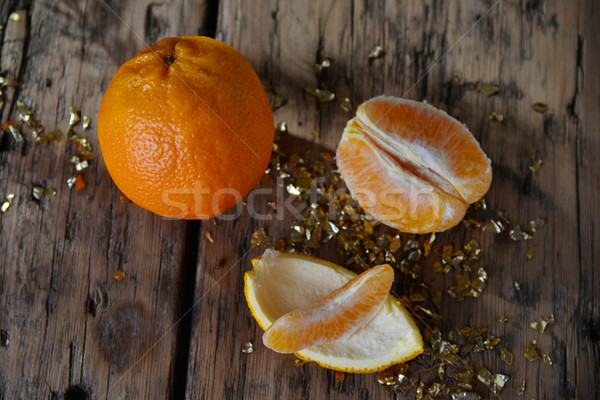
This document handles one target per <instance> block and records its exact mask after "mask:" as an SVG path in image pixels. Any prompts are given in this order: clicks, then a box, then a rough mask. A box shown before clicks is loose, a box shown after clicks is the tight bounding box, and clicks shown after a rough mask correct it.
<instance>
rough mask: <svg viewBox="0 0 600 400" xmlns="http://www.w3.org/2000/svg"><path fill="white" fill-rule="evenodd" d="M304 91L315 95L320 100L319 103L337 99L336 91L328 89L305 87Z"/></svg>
mask: <svg viewBox="0 0 600 400" xmlns="http://www.w3.org/2000/svg"><path fill="white" fill-rule="evenodd" d="M304 91H305V92H306V93H308V94H310V95H311V96H315V97H316V98H317V99H318V100H319V103H327V102H329V101H333V100H334V99H335V93H333V92H330V91H329V90H327V89H313V88H309V87H305V88H304Z"/></svg>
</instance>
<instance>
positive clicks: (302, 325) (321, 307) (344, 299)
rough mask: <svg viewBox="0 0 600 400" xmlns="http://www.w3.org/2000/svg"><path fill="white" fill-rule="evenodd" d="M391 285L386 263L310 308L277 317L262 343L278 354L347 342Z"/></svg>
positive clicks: (369, 315) (382, 300) (377, 309)
mask: <svg viewBox="0 0 600 400" xmlns="http://www.w3.org/2000/svg"><path fill="white" fill-rule="evenodd" d="M393 282H394V270H393V269H392V267H391V266H389V265H388V264H384V265H379V266H377V267H374V268H371V269H369V270H367V271H365V272H363V273H362V274H360V275H359V276H357V277H356V278H352V279H351V280H349V281H348V282H347V283H346V284H345V285H344V286H342V287H341V288H339V289H336V290H334V291H333V292H331V293H330V294H328V295H327V296H325V297H323V298H322V299H320V300H319V301H317V302H316V303H314V304H313V305H312V306H310V307H309V308H305V309H298V310H293V311H290V312H289V313H287V314H285V315H283V316H281V317H279V318H278V319H277V321H275V323H273V325H271V326H270V327H269V329H267V330H266V331H265V333H264V335H263V343H264V345H265V346H266V347H268V348H270V349H271V350H275V351H276V352H278V353H294V352H296V351H300V350H302V349H305V348H307V347H312V346H319V345H322V344H327V343H333V342H335V341H338V340H346V339H348V338H349V337H350V336H352V334H354V333H355V332H356V331H357V330H359V329H360V328H362V327H363V326H364V325H365V324H366V323H367V322H368V321H369V320H370V319H371V318H373V316H374V315H375V314H376V313H377V312H378V311H379V309H380V308H381V306H382V305H383V302H384V301H385V299H386V298H387V296H388V293H389V292H390V288H391V287H392V283H393Z"/></svg>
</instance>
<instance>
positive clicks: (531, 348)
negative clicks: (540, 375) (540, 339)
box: [525, 340, 540, 361]
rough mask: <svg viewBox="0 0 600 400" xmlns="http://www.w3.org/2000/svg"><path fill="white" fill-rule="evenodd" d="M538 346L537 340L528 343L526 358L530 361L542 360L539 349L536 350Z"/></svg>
mask: <svg viewBox="0 0 600 400" xmlns="http://www.w3.org/2000/svg"><path fill="white" fill-rule="evenodd" d="M536 345H537V340H532V341H531V342H529V343H527V346H526V347H525V358H527V359H528V360H529V361H535V360H539V359H540V353H538V351H537V349H536V348H535V346H536Z"/></svg>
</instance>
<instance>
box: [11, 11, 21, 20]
mask: <svg viewBox="0 0 600 400" xmlns="http://www.w3.org/2000/svg"><path fill="white" fill-rule="evenodd" d="M8 18H9V19H10V20H11V21H13V22H19V21H21V15H20V14H19V13H18V12H16V11H15V12H13V13H11V14H10V16H9V17H8Z"/></svg>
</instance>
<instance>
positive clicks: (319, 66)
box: [315, 51, 331, 77]
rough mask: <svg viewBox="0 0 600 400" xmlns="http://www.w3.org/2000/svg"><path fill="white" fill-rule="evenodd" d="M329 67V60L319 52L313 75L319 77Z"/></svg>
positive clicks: (322, 52)
mask: <svg viewBox="0 0 600 400" xmlns="http://www.w3.org/2000/svg"><path fill="white" fill-rule="evenodd" d="M330 67H331V60H330V59H329V56H327V54H326V53H325V52H324V51H320V52H319V56H318V61H317V62H316V63H315V75H317V77H320V76H321V75H322V74H323V71H325V70H326V69H329V68H330Z"/></svg>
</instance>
